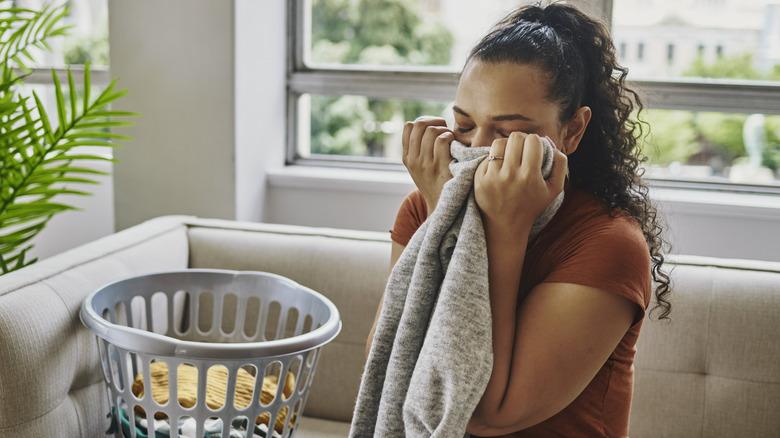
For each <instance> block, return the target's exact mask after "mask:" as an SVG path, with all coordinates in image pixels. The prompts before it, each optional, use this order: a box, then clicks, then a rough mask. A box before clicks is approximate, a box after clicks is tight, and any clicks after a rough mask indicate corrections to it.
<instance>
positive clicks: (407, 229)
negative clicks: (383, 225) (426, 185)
mask: <svg viewBox="0 0 780 438" xmlns="http://www.w3.org/2000/svg"><path fill="white" fill-rule="evenodd" d="M427 218H428V209H427V208H426V206H425V199H423V197H422V193H420V191H419V190H415V191H413V192H411V193H409V195H407V196H406V198H405V199H404V200H403V202H402V203H401V206H400V207H399V208H398V214H397V215H396V217H395V223H394V224H393V228H392V229H391V230H390V238H391V239H393V241H394V242H396V243H398V244H400V245H403V246H406V245H408V244H409V240H410V239H411V238H412V235H414V233H415V232H416V231H417V229H418V228H420V225H422V223H423V222H425V220H426V219H427Z"/></svg>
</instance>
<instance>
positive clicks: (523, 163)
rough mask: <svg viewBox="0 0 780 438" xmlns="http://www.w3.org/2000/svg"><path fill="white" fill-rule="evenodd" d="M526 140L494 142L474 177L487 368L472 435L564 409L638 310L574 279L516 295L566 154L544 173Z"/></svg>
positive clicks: (537, 148) (535, 148)
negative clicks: (483, 268)
mask: <svg viewBox="0 0 780 438" xmlns="http://www.w3.org/2000/svg"><path fill="white" fill-rule="evenodd" d="M526 137H528V139H530V141H526ZM534 137H535V136H525V134H520V133H515V134H513V135H511V136H510V138H509V139H508V140H500V141H499V140H497V141H496V142H494V144H493V146H492V147H491V155H498V156H503V157H504V160H503V162H496V161H492V162H488V163H483V164H485V165H484V166H482V167H481V169H478V171H477V175H476V179H475V194H476V198H477V204H478V205H479V207H480V212H481V213H482V219H483V224H484V227H485V238H486V241H487V253H488V266H489V267H488V281H489V284H490V300H491V312H492V317H493V371H492V373H491V376H490V380H489V381H488V385H487V388H486V390H485V392H484V394H483V396H482V399H481V400H480V402H479V404H478V405H477V408H476V409H475V411H474V413H473V415H472V418H471V420H470V421H469V424H468V428H467V431H468V432H470V433H473V434H476V435H499V434H504V433H509V432H514V431H518V430H522V429H524V428H527V427H529V426H532V425H534V424H537V423H539V422H541V421H544V420H546V419H547V418H549V417H551V416H553V415H555V414H556V413H557V412H559V411H561V410H562V409H563V408H565V407H566V406H567V405H568V404H569V403H571V402H572V401H573V400H574V399H575V398H576V397H577V395H579V393H580V392H582V390H583V389H584V388H585V387H586V386H587V385H588V383H589V382H590V381H591V380H592V379H593V377H594V376H595V375H596V373H597V372H598V370H599V369H600V368H601V366H602V365H603V364H604V362H605V361H606V360H607V358H608V357H609V355H610V354H611V352H612V351H613V350H614V349H615V347H616V346H617V344H618V343H619V342H620V339H621V338H622V337H623V335H624V334H625V333H626V331H627V330H628V329H629V328H630V326H631V323H632V321H633V319H634V316H635V315H636V311H637V307H636V305H635V304H633V303H632V302H631V301H629V300H628V299H627V298H623V297H621V296H618V295H615V294H612V293H609V292H605V291H601V290H598V289H594V288H590V287H585V286H579V285H573V284H564V283H551V284H541V285H539V286H537V287H535V288H534V289H533V290H532V291H531V292H530V293H529V294H528V296H527V297H518V291H519V287H520V277H521V273H522V266H523V263H524V261H525V252H526V247H527V245H528V236H529V234H530V230H531V226H532V224H533V221H534V219H535V218H536V216H538V214H539V213H540V212H541V211H542V210H543V209H544V208H545V207H546V206H547V205H549V203H550V202H551V201H552V199H553V198H554V197H555V196H557V194H558V193H560V190H561V189H562V187H563V174H564V173H565V162H566V161H565V156H563V155H562V154H560V153H559V152H556V156H555V160H557V164H554V166H553V171H552V174H551V175H550V177H549V178H548V179H547V180H544V179H543V177H542V176H541V173H540V172H539V171H538V169H540V167H541V153H542V149H541V147H542V145H541V141H540V140H539V139H538V138H534ZM518 199H521V200H523V202H522V203H519V202H517V200H518ZM521 299H522V304H520V300H521Z"/></svg>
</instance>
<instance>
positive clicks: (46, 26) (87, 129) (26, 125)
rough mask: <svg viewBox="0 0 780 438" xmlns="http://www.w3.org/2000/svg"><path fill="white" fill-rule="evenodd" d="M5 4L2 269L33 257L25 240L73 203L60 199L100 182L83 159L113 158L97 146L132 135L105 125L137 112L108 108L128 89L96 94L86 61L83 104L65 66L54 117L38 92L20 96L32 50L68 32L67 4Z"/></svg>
mask: <svg viewBox="0 0 780 438" xmlns="http://www.w3.org/2000/svg"><path fill="white" fill-rule="evenodd" d="M3 5H4V2H0V275H2V274H4V273H7V272H10V271H13V270H16V269H20V268H22V267H24V266H27V265H29V264H31V263H34V262H35V259H33V260H28V259H27V252H28V251H29V250H30V249H31V248H32V246H33V245H32V244H31V243H30V241H31V240H32V239H33V238H34V237H35V236H36V235H37V234H38V233H39V232H40V231H41V230H42V229H44V227H45V226H46V224H47V223H48V221H49V220H50V219H51V218H52V217H53V216H54V215H56V214H58V213H61V212H64V211H68V210H73V209H74V207H73V206H71V205H68V204H66V203H62V202H58V201H57V199H59V198H60V197H61V196H63V195H76V196H85V195H89V194H90V193H89V192H87V191H84V190H80V189H78V188H74V187H73V186H74V185H76V186H81V185H84V184H97V183H98V182H97V180H96V179H95V177H98V176H102V175H105V174H106V173H105V172H101V171H98V170H95V169H94V168H91V167H89V166H85V165H84V164H86V163H89V162H95V161H108V162H112V161H114V160H113V159H112V158H110V157H106V156H105V155H104V154H103V153H101V152H95V150H96V148H95V146H103V147H112V148H113V147H116V146H117V144H116V143H115V142H116V141H118V140H121V141H126V140H130V139H129V138H128V137H126V136H124V135H120V134H116V133H113V132H110V129H111V128H115V127H121V126H128V125H131V124H132V123H130V122H127V121H122V120H116V118H117V117H119V118H123V117H129V116H136V115H138V114H137V113H132V112H127V111H115V110H111V109H110V107H109V106H110V104H111V103H112V102H115V101H116V100H117V99H120V98H121V97H122V96H124V95H125V94H126V93H127V91H115V88H116V81H113V82H111V83H110V84H109V85H108V86H107V87H106V88H105V89H104V90H103V91H102V92H100V93H99V94H98V95H97V96H96V97H95V98H94V99H93V98H92V96H91V93H90V91H91V87H92V84H91V83H90V72H89V66H88V65H86V66H85V68H84V83H83V85H82V87H83V88H82V90H81V91H82V93H83V96H82V98H81V102H79V98H78V91H79V90H78V89H77V87H76V84H75V81H74V80H73V75H72V73H71V72H70V70H68V76H67V82H66V83H65V84H63V83H61V82H60V80H59V78H58V77H57V75H56V72H54V71H52V81H53V84H54V96H55V99H56V115H54V116H53V117H50V116H49V114H48V112H47V110H46V108H45V106H44V104H43V100H42V99H41V97H40V96H39V95H38V94H36V93H35V92H33V93H32V95H31V96H22V95H20V94H19V93H18V91H17V89H18V86H19V85H21V84H22V83H23V80H24V78H25V77H26V76H27V74H29V72H30V66H32V65H34V64H35V59H34V57H33V56H32V52H31V51H30V49H31V48H33V47H35V48H43V49H46V48H48V47H49V45H48V43H47V40H48V39H50V38H52V37H57V36H62V35H65V34H66V33H67V30H68V27H67V26H61V25H59V21H60V19H62V17H64V16H65V15H67V13H68V6H67V5H63V6H50V5H49V6H44V7H43V8H42V9H41V10H40V11H35V10H30V9H20V8H3ZM79 103H80V104H79Z"/></svg>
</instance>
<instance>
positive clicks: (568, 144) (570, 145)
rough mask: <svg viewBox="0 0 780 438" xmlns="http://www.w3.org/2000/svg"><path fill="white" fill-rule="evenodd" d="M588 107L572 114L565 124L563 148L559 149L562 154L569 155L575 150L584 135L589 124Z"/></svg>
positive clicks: (589, 114)
mask: <svg viewBox="0 0 780 438" xmlns="http://www.w3.org/2000/svg"><path fill="white" fill-rule="evenodd" d="M590 116H591V112H590V107H587V106H583V107H581V108H580V109H578V110H577V112H575V113H574V117H572V118H571V119H570V120H569V122H568V123H567V124H566V131H565V132H564V134H563V147H562V148H560V149H561V151H563V153H564V154H566V155H569V154H571V153H574V151H576V150H577V146H579V145H580V140H582V135H583V134H585V128H587V127H588V123H589V122H590Z"/></svg>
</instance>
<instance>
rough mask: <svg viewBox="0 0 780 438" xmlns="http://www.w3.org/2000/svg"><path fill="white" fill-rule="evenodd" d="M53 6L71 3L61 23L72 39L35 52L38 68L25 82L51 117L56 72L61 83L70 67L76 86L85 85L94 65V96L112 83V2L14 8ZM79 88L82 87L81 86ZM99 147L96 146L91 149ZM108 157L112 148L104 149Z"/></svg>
mask: <svg viewBox="0 0 780 438" xmlns="http://www.w3.org/2000/svg"><path fill="white" fill-rule="evenodd" d="M47 3H52V4H54V5H62V4H65V3H70V10H69V13H68V15H67V16H65V17H63V18H62V20H61V22H60V24H61V25H65V26H71V29H70V30H69V31H68V36H66V37H57V38H52V39H51V40H50V46H51V51H40V50H38V49H33V50H37V52H35V53H34V57H35V59H36V60H37V61H38V64H37V65H30V66H29V67H30V68H31V69H32V74H31V75H30V76H29V77H28V78H27V79H25V81H24V82H25V84H24V87H23V88H21V89H20V92H21V93H23V94H29V95H31V94H32V91H33V90H34V91H35V92H36V93H37V94H38V95H39V97H40V98H41V101H42V102H43V104H44V106H45V107H46V108H47V110H48V111H50V114H56V103H55V102H56V97H55V96H54V80H53V78H52V69H54V71H56V72H57V74H58V76H59V78H60V81H61V83H63V84H64V83H66V81H67V68H68V66H70V68H71V71H72V74H73V76H74V80H75V82H76V84H79V85H80V84H82V83H83V71H84V64H85V63H86V62H89V63H90V81H91V84H92V87H93V90H92V91H91V93H92V95H93V96H96V95H98V93H99V90H102V89H103V88H105V86H106V85H108V83H109V82H110V79H109V72H108V64H109V58H108V0H71V1H69V2H66V1H64V0H59V1H53V2H46V1H42V0H16V1H15V2H13V4H14V6H16V7H20V8H31V9H36V10H37V9H40V8H41V6H42V5H44V4H47ZM77 86H78V85H77ZM90 147H95V146H90ZM100 149H101V150H105V153H106V154H107V155H110V154H111V149H110V148H107V147H100Z"/></svg>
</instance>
